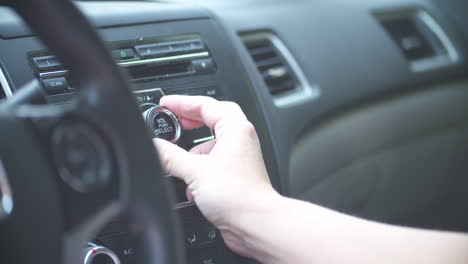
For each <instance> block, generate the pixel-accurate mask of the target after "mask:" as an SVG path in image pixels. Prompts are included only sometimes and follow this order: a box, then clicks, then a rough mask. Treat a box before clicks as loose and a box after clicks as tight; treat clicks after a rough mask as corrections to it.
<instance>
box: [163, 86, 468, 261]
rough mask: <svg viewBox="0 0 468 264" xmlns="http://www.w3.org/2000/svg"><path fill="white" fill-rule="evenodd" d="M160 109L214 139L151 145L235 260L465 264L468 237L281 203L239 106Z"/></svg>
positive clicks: (181, 104) (171, 100)
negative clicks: (238, 257) (204, 128)
mask: <svg viewBox="0 0 468 264" xmlns="http://www.w3.org/2000/svg"><path fill="white" fill-rule="evenodd" d="M160 104H161V105H162V106H165V107H167V108H169V109H170V110H172V111H173V112H174V113H175V114H176V115H177V116H179V118H180V122H181V125H182V127H183V128H184V129H192V128H196V127H200V126H202V125H204V124H206V125H207V126H208V127H210V128H212V129H214V130H215V133H216V139H215V140H212V141H209V142H205V143H203V144H201V145H198V146H196V147H195V148H193V149H191V150H190V151H189V152H187V151H185V150H183V149H181V148H179V147H177V146H176V145H173V144H171V143H169V142H167V141H164V140H160V139H156V140H155V145H156V147H157V149H158V152H159V155H160V158H161V161H162V163H163V167H164V168H165V169H166V171H167V172H168V173H170V174H171V175H173V176H175V177H178V178H180V179H182V180H184V181H185V182H186V183H187V184H188V188H187V196H188V197H189V199H191V200H193V201H194V202H195V203H196V204H197V206H198V207H199V209H200V211H201V212H202V213H203V214H204V215H205V217H206V218H207V219H208V220H209V221H211V222H212V223H213V224H214V225H215V226H216V227H217V228H219V229H220V231H221V234H222V236H223V239H224V240H225V242H226V244H227V245H228V246H229V247H230V248H231V249H232V250H233V251H235V252H237V253H238V254H241V255H243V256H247V257H251V258H255V259H257V260H259V261H260V262H262V263H328V264H334V263H360V264H366V263H369V264H375V263H380V264H382V263H391V264H394V263H399V264H406V263H408V264H409V263H411V264H413V263H425V264H432V263H434V264H436V263H437V264H446V263H451V264H457V263H460V264H461V263H468V235H466V234H462V233H453V232H442V231H428V230H422V229H414V228H406V227H400V226H393V225H388V224H381V223H377V222H372V221H368V220H364V219H360V218H356V217H352V216H348V215H345V214H341V213H338V212H335V211H332V210H329V209H326V208H323V207H320V206H317V205H314V204H311V203H307V202H303V201H299V200H295V199H291V198H286V197H283V196H281V195H280V194H278V193H277V192H276V191H275V190H274V189H273V187H272V186H271V184H270V181H269V178H268V174H267V172H266V169H265V165H264V162H263V158H262V154H261V150H260V143H259V141H258V138H257V134H256V132H255V128H254V126H253V125H252V124H251V123H250V122H249V121H248V120H247V118H246V116H245V115H244V113H243V112H242V110H241V109H240V107H239V106H238V105H236V104H235V103H231V102H219V101H216V100H214V99H212V98H208V97H200V96H193V97H192V96H191V97H187V96H177V95H175V96H166V97H163V98H162V99H161V102H160Z"/></svg>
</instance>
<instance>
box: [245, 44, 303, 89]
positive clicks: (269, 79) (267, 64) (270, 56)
mask: <svg viewBox="0 0 468 264" xmlns="http://www.w3.org/2000/svg"><path fill="white" fill-rule="evenodd" d="M244 45H245V46H246V48H247V50H248V52H249V54H250V56H251V57H252V59H253V60H254V62H255V64H256V66H257V69H258V70H259V72H260V74H261V76H262V78H263V80H264V81H265V84H266V85H267V87H268V89H269V91H270V93H271V94H279V93H282V92H285V91H288V90H292V89H295V88H296V87H297V82H296V78H295V76H294V75H293V74H292V72H290V68H289V66H288V65H287V64H286V62H285V60H284V58H283V56H282V54H281V53H280V52H279V51H278V50H277V49H276V47H275V45H274V44H273V42H272V41H271V40H270V38H268V37H258V38H255V39H248V40H246V39H244Z"/></svg>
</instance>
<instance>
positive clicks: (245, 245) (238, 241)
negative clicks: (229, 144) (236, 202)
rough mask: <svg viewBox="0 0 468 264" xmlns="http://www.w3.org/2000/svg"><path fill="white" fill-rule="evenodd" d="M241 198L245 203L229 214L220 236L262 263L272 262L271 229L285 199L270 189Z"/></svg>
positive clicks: (281, 212) (234, 248)
mask: <svg viewBox="0 0 468 264" xmlns="http://www.w3.org/2000/svg"><path fill="white" fill-rule="evenodd" d="M249 196H250V195H249ZM243 200H244V201H246V204H244V205H243V206H242V210H238V211H236V212H237V215H235V216H234V217H230V219H231V221H230V222H229V223H227V225H226V226H224V228H223V227H221V228H220V229H221V231H222V233H223V237H224V238H225V241H226V243H227V244H228V246H229V247H230V248H231V249H233V250H234V251H236V252H237V253H240V254H241V255H244V256H246V257H250V258H256V259H257V260H260V261H261V262H262V263H272V261H271V260H272V259H274V256H272V255H271V254H272V253H274V251H272V250H271V247H270V246H271V244H272V243H271V242H272V239H271V230H273V229H276V228H277V225H278V221H281V219H282V217H281V215H283V214H284V212H285V210H284V209H286V207H287V206H286V204H287V200H288V199H287V198H285V197H283V196H281V195H280V194H278V193H277V192H276V191H275V190H274V189H271V190H265V191H264V192H257V193H256V194H255V195H252V196H250V197H249V199H243ZM226 238H227V239H226Z"/></svg>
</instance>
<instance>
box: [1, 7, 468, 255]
mask: <svg viewBox="0 0 468 264" xmlns="http://www.w3.org/2000/svg"><path fill="white" fill-rule="evenodd" d="M76 4H77V5H78V7H79V8H80V9H81V10H82V11H83V13H84V14H85V15H86V16H87V17H88V18H89V19H90V20H91V22H92V23H93V25H94V26H95V27H96V28H97V31H98V33H99V35H100V36H101V37H102V39H103V41H104V42H105V43H106V45H107V46H108V48H109V52H110V53H111V54H112V56H113V57H114V59H115V61H116V63H117V64H118V65H119V67H120V68H121V70H122V74H124V75H125V76H126V77H127V78H128V82H129V84H130V87H131V89H132V92H133V94H134V99H135V102H136V103H137V104H138V105H139V106H140V108H141V110H142V112H144V111H145V110H147V109H148V108H150V107H152V106H155V105H157V104H158V103H159V99H160V98H161V97H162V96H164V95H171V94H182V95H191V96H193V95H202V96H209V97H213V98H215V99H217V100H227V101H234V102H237V103H238V104H239V105H240V106H241V107H242V109H243V111H244V112H245V113H246V115H247V117H248V119H249V120H250V121H251V122H252V123H253V124H254V125H255V127H256V130H257V133H258V136H259V139H260V142H261V146H262V152H263V157H264V160H265V164H266V166H267V170H268V174H269V176H270V179H271V182H272V184H273V186H274V187H275V189H277V190H278V191H279V192H280V193H282V194H283V195H287V196H292V197H295V198H299V199H303V200H307V201H310V202H314V203H317V204H320V205H323V206H327V207H330V208H333V209H335V210H339V211H342V212H345V213H350V214H354V215H357V216H361V217H365V218H368V219H373V220H379V221H384V222H388V223H393V224H401V225H410V226H417V227H423V228H438V229H446V230H458V231H468V214H467V213H466V210H465V209H463V201H465V200H464V197H465V196H466V194H465V193H466V192H464V190H465V189H466V188H463V187H462V186H464V184H468V179H465V178H466V177H462V175H463V173H464V172H468V166H467V165H466V157H467V156H466V153H467V152H466V151H467V150H468V133H467V132H468V115H466V113H468V67H467V66H468V61H467V60H466V56H467V54H468V16H467V15H466V14H468V4H467V3H465V2H464V1H462V0H458V1H457V0H450V1H430V0H394V1H390V0H385V1H375V0H362V1H343V0H336V1H335V0H333V1H311V0H294V1H277V0H271V1H260V0H258V1H257V0H240V1H210V0H205V1H199V2H197V3H196V4H194V3H191V1H86V2H84V1H83V2H81V1H79V2H76ZM44 19H47V18H44ZM70 48H71V49H72V47H70ZM89 63H93V58H89ZM31 80H35V82H36V84H37V85H40V86H42V90H43V95H44V101H43V102H41V103H46V104H53V105H57V106H60V107H67V105H68V104H71V103H73V100H74V98H75V94H76V91H75V88H74V80H73V78H72V77H71V76H70V74H69V71H68V69H67V67H66V66H65V65H63V64H62V63H61V62H60V61H59V60H57V58H55V56H54V54H52V53H50V52H49V51H48V49H47V47H45V46H44V45H43V44H42V43H41V42H40V41H39V40H38V38H37V37H36V36H35V34H34V33H33V32H31V31H30V30H29V29H28V27H27V26H25V24H24V23H23V22H22V21H21V19H20V18H19V17H18V16H17V15H16V14H15V13H14V12H13V11H11V10H10V9H7V8H4V7H2V8H0V84H1V86H2V89H1V91H0V93H1V92H2V93H3V94H2V97H3V98H8V97H9V96H11V95H12V94H14V93H16V92H17V91H18V90H19V89H20V88H21V87H22V86H23V85H25V84H27V83H28V82H30V81H31ZM114 107H115V114H116V115H118V114H119V111H121V110H120V109H119V106H117V105H116V106H114ZM213 138H215V135H214V133H213V132H212V131H211V130H210V129H208V128H207V127H202V128H200V129H196V130H191V131H182V133H181V135H180V139H179V140H178V141H177V144H178V145H179V146H181V147H183V148H185V149H190V148H191V147H193V146H195V145H197V144H200V143H203V142H206V141H208V140H212V139H213ZM135 177H137V175H135ZM168 179H169V180H170V181H171V182H172V184H173V188H174V190H175V193H176V197H175V199H174V200H175V204H174V207H175V208H176V209H175V210H176V211H177V212H178V214H179V216H180V218H181V219H182V223H183V232H182V234H183V238H182V239H183V241H184V243H185V247H186V255H187V263H190V264H191V263H200V264H201V263H203V264H215V263H255V262H254V261H253V260H248V259H244V258H242V257H240V256H237V255H235V254H234V253H232V252H231V251H230V250H229V249H228V248H227V247H226V245H225V244H224V242H223V240H222V238H221V235H220V233H219V231H218V230H216V228H215V227H214V226H213V225H211V224H210V223H209V222H208V221H207V220H206V219H205V218H204V217H203V216H202V214H201V213H200V212H199V210H198V209H197V208H196V206H195V205H194V204H193V203H192V202H190V201H188V200H187V198H186V197H185V185H184V183H182V182H180V181H178V180H176V179H173V178H172V177H168ZM465 186H466V185H465ZM63 188H67V187H66V186H65V185H64V187H63ZM79 210H80V209H79V208H67V210H66V214H67V215H70V216H72V215H74V214H79ZM128 228H130V227H129V226H128V225H127V223H126V220H125V216H121V217H119V218H118V219H116V220H115V221H114V222H112V223H109V225H108V226H106V227H105V228H104V229H103V230H102V231H101V232H100V234H99V235H98V236H97V237H96V238H95V239H94V240H91V241H88V243H87V244H86V246H84V247H83V249H77V250H86V252H89V251H92V250H95V249H96V247H100V248H101V247H105V248H106V250H108V251H105V252H104V253H105V254H108V255H109V256H111V259H112V260H113V261H114V262H115V260H114V259H115V258H117V259H118V261H119V262H120V263H128V264H134V263H139V261H138V258H139V256H138V252H139V251H138V245H136V244H135V243H134V240H133V238H132V237H130V236H129V235H127V232H126V230H127V229H128ZM285 239H287V238H285ZM86 252H85V255H84V258H83V263H100V262H99V261H102V260H99V259H95V260H93V259H90V258H87V257H86V256H87V255H86Z"/></svg>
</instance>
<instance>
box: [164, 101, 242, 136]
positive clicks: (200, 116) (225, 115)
mask: <svg viewBox="0 0 468 264" xmlns="http://www.w3.org/2000/svg"><path fill="white" fill-rule="evenodd" d="M159 104H160V105H161V106H164V107H166V108H168V109H169V110H171V111H172V112H173V113H174V114H175V115H177V116H178V117H180V118H185V119H190V120H196V121H200V122H203V123H204V124H205V125H207V126H208V127H209V128H211V129H215V127H216V124H217V123H218V122H220V121H221V120H231V121H233V122H235V121H236V120H242V121H246V120H247V118H246V116H245V114H244V113H243V112H242V110H241V108H240V107H239V106H238V105H237V104H235V103H232V102H221V101H217V100H215V99H213V98H211V97H206V96H184V95H168V96H164V97H163V98H161V101H160V102H159Z"/></svg>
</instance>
